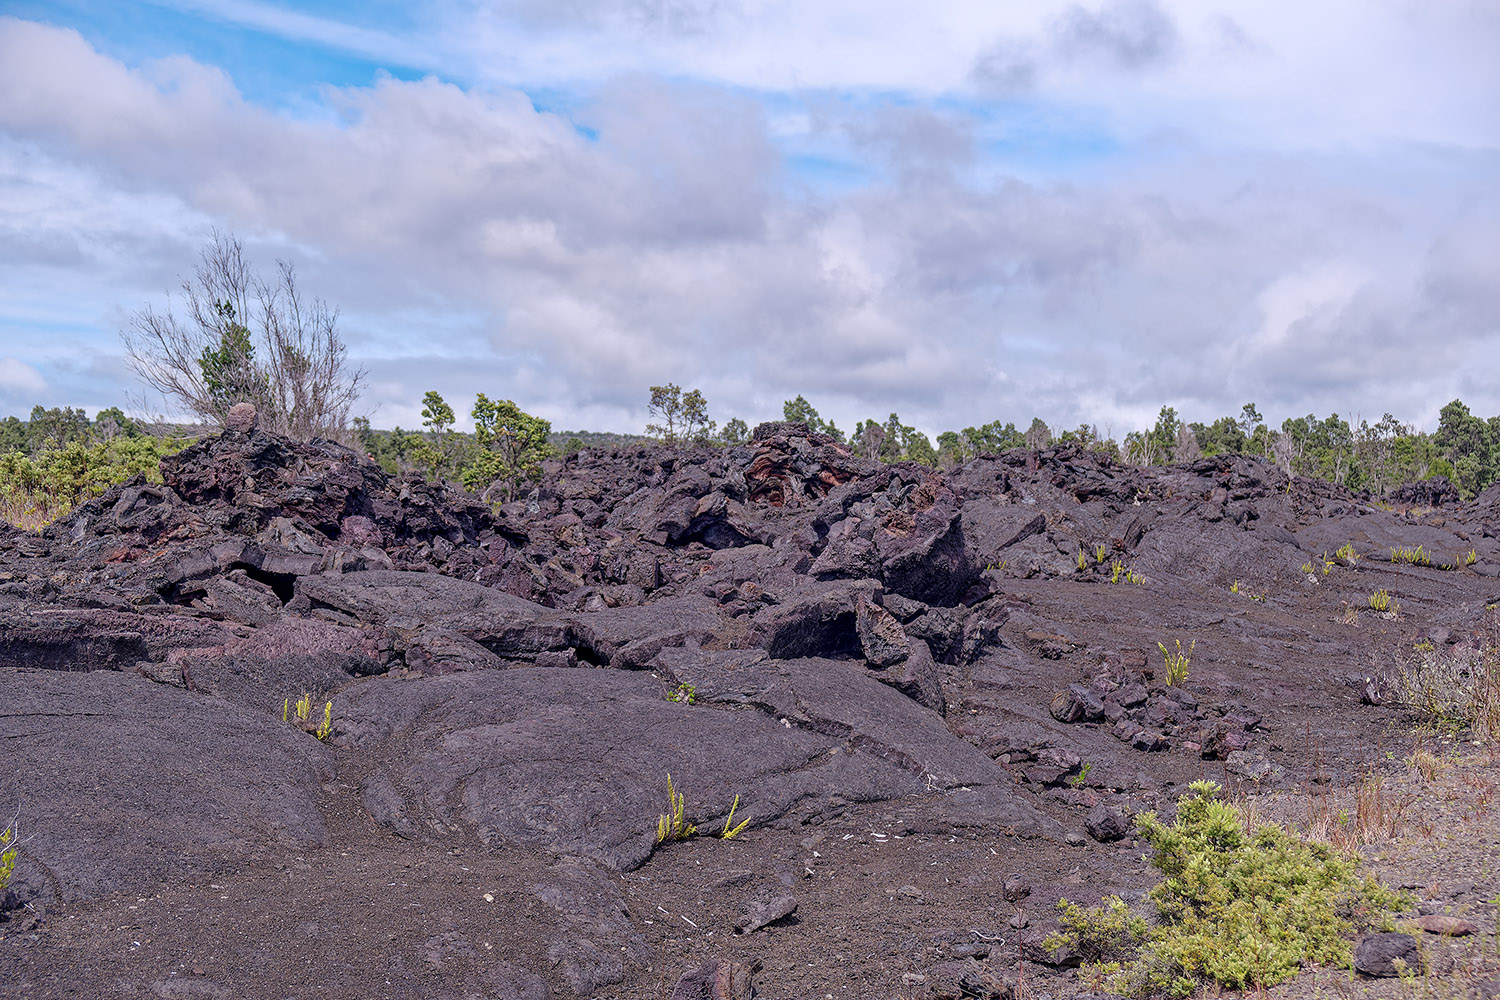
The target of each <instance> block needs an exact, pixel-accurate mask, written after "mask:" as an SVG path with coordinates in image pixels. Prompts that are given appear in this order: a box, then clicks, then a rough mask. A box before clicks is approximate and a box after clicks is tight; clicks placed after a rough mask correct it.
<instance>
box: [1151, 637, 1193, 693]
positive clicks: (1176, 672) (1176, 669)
mask: <svg viewBox="0 0 1500 1000" xmlns="http://www.w3.org/2000/svg"><path fill="white" fill-rule="evenodd" d="M1156 648H1157V649H1159V650H1161V655H1162V660H1163V662H1164V663H1165V664H1166V668H1167V686H1168V687H1181V686H1182V685H1183V682H1185V681H1186V680H1187V677H1188V665H1189V664H1190V663H1192V662H1193V650H1195V649H1197V648H1198V640H1197V639H1194V640H1193V641H1192V642H1191V643H1189V644H1188V648H1187V649H1183V648H1182V640H1181V639H1178V640H1177V648H1176V649H1175V650H1170V649H1168V648H1167V647H1166V646H1165V645H1164V644H1163V643H1160V642H1158V643H1157V644H1156Z"/></svg>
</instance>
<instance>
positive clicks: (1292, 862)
mask: <svg viewBox="0 0 1500 1000" xmlns="http://www.w3.org/2000/svg"><path fill="white" fill-rule="evenodd" d="M1220 791H1221V790H1220V788H1219V786H1218V785H1216V784H1214V783H1213V782H1210V781H1197V782H1194V783H1193V784H1192V785H1191V786H1190V791H1189V792H1188V794H1187V795H1185V796H1183V798H1182V799H1181V800H1180V801H1179V802H1178V808H1177V818H1176V820H1175V821H1174V822H1173V823H1172V824H1171V825H1167V824H1165V823H1163V822H1161V820H1159V819H1158V818H1157V817H1156V815H1155V814H1154V813H1144V814H1142V815H1141V816H1139V817H1137V818H1136V828H1137V830H1138V831H1139V832H1140V835H1141V836H1142V837H1143V838H1144V839H1145V840H1146V841H1147V842H1148V843H1150V845H1151V846H1152V848H1153V849H1154V851H1155V854H1154V856H1153V858H1152V862H1151V863H1152V864H1153V865H1154V866H1155V867H1156V868H1157V869H1158V870H1159V871H1161V873H1162V875H1163V876H1164V880H1163V881H1162V882H1161V883H1160V884H1159V885H1157V886H1156V887H1155V888H1154V889H1152V890H1151V892H1150V894H1149V898H1150V899H1151V901H1152V903H1154V904H1155V907H1156V912H1157V917H1158V920H1159V923H1158V924H1157V925H1156V926H1154V927H1152V926H1148V925H1147V924H1146V922H1145V921H1144V919H1142V918H1140V917H1137V916H1135V915H1133V914H1131V913H1130V912H1129V909H1128V908H1127V907H1126V906H1125V904H1124V903H1123V902H1121V901H1120V900H1119V899H1118V898H1110V899H1106V900H1105V901H1104V902H1103V903H1102V904H1101V905H1100V906H1098V907H1093V908H1090V909H1088V910H1084V909H1080V908H1079V907H1077V906H1076V905H1074V904H1072V903H1069V902H1067V901H1066V900H1064V901H1063V902H1061V903H1059V904H1058V906H1059V909H1060V910H1061V911H1062V919H1061V924H1062V930H1060V931H1059V932H1057V933H1056V934H1054V935H1052V936H1051V937H1050V938H1048V940H1047V942H1046V945H1047V947H1049V948H1052V949H1056V948H1058V947H1062V946H1067V947H1071V948H1072V949H1073V950H1075V951H1076V952H1078V954H1079V955H1080V957H1082V958H1084V959H1085V960H1086V961H1088V962H1091V963H1093V967H1091V968H1088V969H1086V970H1085V974H1086V975H1092V976H1095V977H1103V978H1105V979H1107V981H1108V983H1109V987H1110V988H1111V989H1113V990H1115V991H1117V992H1122V993H1127V994H1129V995H1131V996H1138V997H1147V996H1161V995H1166V996H1172V997H1185V996H1187V995H1189V994H1190V993H1192V992H1193V990H1195V989H1196V988H1197V987H1198V986H1199V985H1200V984H1202V983H1204V982H1208V983H1215V984H1218V985H1219V986H1222V987H1228V988H1230V989H1246V988H1247V987H1250V986H1270V985H1273V984H1275V983H1279V982H1282V981H1284V980H1287V979H1290V978H1291V977H1292V976H1294V975H1296V974H1297V971H1298V969H1300V968H1301V967H1302V966H1303V965H1304V964H1307V963H1312V964H1319V965H1340V966H1346V967H1347V966H1348V965H1349V963H1350V944H1349V935H1350V933H1351V932H1352V931H1353V930H1354V929H1355V924H1356V922H1359V921H1361V920H1362V918H1367V917H1370V916H1372V915H1374V914H1375V913H1378V912H1380V911H1383V910H1387V909H1391V908H1394V907H1396V906H1399V905H1400V902H1401V901H1400V899H1399V898H1398V897H1397V896H1395V895H1394V894H1392V893H1391V892H1389V891H1388V890H1386V889H1384V888H1382V887H1381V886H1379V885H1378V884H1376V883H1375V882H1373V881H1371V880H1368V879H1366V880H1363V881H1361V880H1360V879H1359V878H1358V877H1357V875H1356V871H1355V868H1356V865H1355V862H1354V860H1353V859H1352V858H1351V857H1349V856H1347V855H1344V854H1342V853H1340V852H1338V851H1336V850H1335V849H1334V848H1333V847H1331V846H1330V845H1327V844H1320V843H1314V842H1308V841H1305V840H1302V839H1301V838H1299V837H1297V836H1295V835H1293V834H1291V833H1288V832H1287V831H1286V830H1284V829H1282V828H1281V827H1279V826H1276V825H1266V826H1261V827H1258V828H1254V829H1252V828H1250V826H1249V825H1248V824H1247V823H1246V820H1245V817H1244V815H1243V814H1242V813H1241V811H1240V810H1239V809H1238V808H1236V807H1235V806H1233V805H1231V804H1229V803H1227V802H1224V801H1222V800H1221V799H1220V798H1219V794H1220Z"/></svg>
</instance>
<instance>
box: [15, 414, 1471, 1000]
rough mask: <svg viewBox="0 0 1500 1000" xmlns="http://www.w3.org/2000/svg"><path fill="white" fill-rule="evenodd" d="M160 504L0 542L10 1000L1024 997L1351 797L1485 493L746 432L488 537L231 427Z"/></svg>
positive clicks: (467, 507)
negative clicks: (1136, 824)
mask: <svg viewBox="0 0 1500 1000" xmlns="http://www.w3.org/2000/svg"><path fill="white" fill-rule="evenodd" d="M163 471H164V477H165V483H164V485H161V486H153V485H149V484H147V483H145V482H143V481H134V482H131V483H127V484H125V485H123V486H121V487H118V488H116V489H114V490H112V491H110V492H109V493H107V494H105V495H104V496H102V497H100V498H98V499H96V500H94V501H92V502H90V503H88V504H87V505H85V506H84V507H82V508H80V509H79V510H78V511H76V512H75V513H74V514H73V515H72V516H70V517H69V518H67V519H65V520H64V521H61V522H59V523H57V524H54V525H52V526H50V527H49V528H47V529H46V530H45V531H44V532H43V533H41V534H40V535H36V534H28V533H22V532H19V531H14V530H11V529H3V528H0V722H3V731H0V808H4V809H7V810H8V809H10V808H11V807H13V806H14V805H15V804H16V803H19V804H20V807H21V817H22V820H23V822H24V828H25V831H26V834H27V836H28V837H29V840H28V841H27V843H26V845H25V849H24V853H23V855H22V858H21V861H20V863H19V864H18V866H17V869H16V882H15V885H14V887H13V888H14V890H15V892H14V895H13V897H11V898H10V899H8V900H7V901H6V903H7V905H8V906H9V912H8V914H7V916H8V919H6V920H4V921H3V922H0V995H5V996H18V997H64V996H78V997H108V996H122V997H125V996H131V997H135V996H206V997H217V996H222V997H276V998H279V997H287V996H297V997H301V996H313V995H317V996H329V997H350V998H353V997H361V998H364V997H423V998H429V997H437V998H450V997H451V998H454V1000H457V998H469V997H500V998H526V1000H543V998H561V1000H566V998H572V997H579V998H589V997H659V996H664V995H669V994H671V995H677V996H682V997H688V996H707V997H731V996H733V997H746V996H749V995H750V991H751V989H752V986H751V983H752V982H753V983H754V989H757V990H759V992H760V995H762V996H788V997H792V996H807V995H813V994H817V995H819V996H823V995H830V994H831V995H833V996H836V997H845V996H869V997H894V996H911V997H917V996H923V997H940V996H955V997H956V996H959V995H994V996H1000V995H1004V990H1005V989H1006V986H1005V977H1006V976H1007V975H1009V976H1012V977H1013V976H1014V971H1015V958H1016V955H1017V953H1018V950H1019V949H1021V948H1022V947H1025V944H1024V942H1018V941H1017V939H1016V938H1017V935H1018V934H1020V935H1023V936H1025V935H1032V936H1033V938H1034V936H1035V935H1036V934H1038V933H1040V932H1041V931H1043V930H1044V928H1045V922H1046V916H1047V914H1048V913H1050V912H1051V910H1052V904H1054V903H1055V902H1056V900H1057V898H1058V897H1059V896H1063V895H1071V896H1073V897H1075V898H1083V897H1087V896H1090V895H1091V894H1092V896H1093V898H1097V897H1098V895H1099V894H1100V893H1102V892H1106V891H1111V890H1114V891H1130V890H1131V889H1139V888H1140V887H1142V886H1144V885H1146V884H1148V882H1149V881H1150V877H1149V871H1148V869H1147V868H1146V866H1145V865H1144V864H1143V863H1142V861H1141V857H1140V855H1141V852H1140V849H1139V845H1138V844H1132V842H1131V838H1130V832H1129V824H1128V822H1127V821H1126V820H1127V819H1128V817H1129V816H1130V815H1131V814H1132V813H1134V812H1137V811H1140V810H1143V809H1147V808H1161V807H1169V806H1170V804H1171V802H1172V801H1174V800H1175V798H1176V795H1177V793H1178V791H1179V790H1180V786H1181V785H1182V784H1183V783H1185V782H1187V781H1191V780H1193V779H1195V778H1197V777H1200V776H1208V777H1212V778H1215V779H1216V780H1220V781H1223V782H1226V783H1228V784H1230V785H1234V784H1236V783H1241V782H1248V783H1253V785H1254V786H1255V787H1256V788H1261V789H1264V788H1271V787H1276V786H1278V784H1284V785H1291V784H1294V783H1296V782H1297V781H1299V780H1301V779H1302V778H1303V777H1304V775H1305V773H1306V770H1307V762H1308V760H1309V759H1310V757H1313V756H1315V757H1316V758H1317V760H1318V762H1319V766H1320V767H1321V768H1324V769H1325V770H1326V771H1327V773H1328V774H1330V775H1332V778H1333V780H1334V781H1345V780H1348V778H1349V776H1351V775H1352V774H1354V773H1355V771H1356V770H1357V768H1358V767H1359V766H1360V763H1361V761H1362V760H1363V759H1364V758H1365V757H1367V756H1368V755H1369V751H1370V749H1371V748H1372V747H1375V746H1377V745H1379V744H1380V743H1381V741H1383V740H1388V739H1390V736H1389V732H1390V729H1389V723H1390V722H1391V720H1392V719H1393V718H1395V711H1396V710H1395V709H1393V708H1391V707H1389V706H1382V705H1378V704H1376V705H1370V704H1365V702H1368V701H1376V702H1378V701H1380V699H1379V698H1378V697H1376V698H1370V697H1368V694H1369V687H1370V684H1369V682H1368V681H1367V680H1366V679H1367V678H1368V677H1370V676H1372V674H1373V673H1374V672H1375V671H1376V668H1377V667H1378V666H1379V664H1381V663H1382V662H1385V661H1386V660H1388V659H1389V657H1390V655H1391V652H1392V650H1394V649H1396V648H1397V647H1399V646H1401V645H1405V646H1406V647H1407V648H1410V645H1411V644H1412V643H1413V642H1416V641H1418V640H1422V639H1426V640H1429V641H1432V642H1434V643H1437V644H1448V645H1453V646H1457V645H1460V644H1463V643H1466V642H1469V641H1470V639H1471V637H1472V635H1473V634H1474V632H1475V630H1476V629H1477V628H1478V627H1479V624H1480V622H1481V619H1482V617H1483V615H1484V613H1485V608H1486V605H1487V604H1493V603H1496V602H1497V601H1500V581H1497V580H1496V579H1495V575H1496V570H1497V567H1500V543H1497V541H1496V529H1497V521H1500V516H1497V510H1500V491H1496V490H1492V491H1490V492H1489V493H1487V494H1485V495H1482V496H1481V497H1479V498H1478V499H1477V500H1475V501H1472V502H1470V503H1468V504H1459V503H1457V502H1456V500H1455V499H1454V498H1445V497H1438V498H1435V500H1436V502H1439V503H1442V505H1441V506H1436V507H1434V506H1432V505H1431V503H1430V502H1428V501H1433V500H1434V498H1431V497H1422V498H1417V500H1420V501H1423V502H1424V503H1426V505H1425V506H1421V507H1418V506H1414V503H1415V502H1416V501H1413V502H1408V503H1402V504H1398V505H1395V506H1385V505H1377V504H1375V503H1373V502H1371V500H1370V498H1368V497H1361V496H1355V495H1351V494H1348V493H1346V492H1344V491H1342V490H1339V489H1336V488H1334V487H1332V486H1329V485H1327V484H1324V483H1319V482H1314V481H1309V480H1303V479H1293V480H1289V479H1288V478H1287V477H1286V476H1284V475H1282V474H1281V473H1280V472H1278V471H1276V470H1275V469H1274V468H1272V467H1270V466H1268V465H1265V464H1264V463H1261V462H1258V461H1255V460H1252V459H1248V458H1242V457H1235V456H1223V457H1218V458H1211V459H1204V460H1202V461H1198V462H1196V463H1193V464H1192V465H1187V466H1177V467H1170V468H1159V469H1145V470H1143V469H1135V468H1128V467H1121V466H1119V465H1114V464H1111V463H1110V462H1109V461H1108V460H1106V459H1103V458H1101V457H1098V456H1094V455H1091V454H1087V453H1083V452H1078V451H1073V450H1069V449H1053V450H1048V451H1041V452H1023V451H1017V452H1012V453H1008V454H1006V455H1001V456H988V457H984V458H980V459H976V460H975V461H972V462H970V463H969V464H967V465H965V466H963V467H961V468H959V469H955V470H952V471H950V472H947V473H941V474H940V473H936V472H933V471H931V470H927V469H924V468H920V467H918V466H914V465H909V464H905V465H897V466H888V465H881V464H878V463H870V462H865V461H862V460H860V459H858V458H856V457H854V456H853V455H851V453H850V452H849V451H848V449H846V448H844V447H843V446H841V445H839V444H838V443H837V442H835V441H833V440H831V439H828V438H825V437H822V436H819V435H816V434H813V433H810V432H809V431H808V430H807V428H805V427H803V426H801V425H797V424H766V425H762V426H761V427H760V428H758V429H757V430H756V433H755V435H754V438H753V440H752V441H751V443H750V444H749V445H746V446H744V447H739V448H733V449H727V450H702V451H694V450H669V449H666V448H635V449H630V450H622V451H615V452H599V451H584V452H580V453H578V454H576V455H572V456H569V457H567V458H566V459H557V460H552V461H550V462H548V463H547V465H546V466H545V468H544V470H543V476H542V479H541V482H540V483H539V484H538V486H537V488H536V489H535V490H534V491H532V492H531V493H530V494H529V495H527V496H525V497H523V498H521V499H518V500H515V501H512V502H509V503H505V504H502V505H499V506H493V507H492V506H491V505H490V504H487V503H482V502H480V501H479V500H477V499H476V498H474V497H472V496H469V495H466V494H460V493H455V492H453V491H450V490H448V489H447V488H444V487H441V486H434V485H431V484H428V483H425V482H423V481H421V480H420V479H417V478H408V479H404V480H394V479H391V478H388V477H387V476H386V475H384V474H383V473H382V472H381V471H380V469H379V468H378V467H376V466H375V465H373V464H372V463H370V462H368V461H366V460H365V459H364V458H363V457H361V456H359V455H357V454H354V453H352V452H350V451H347V450H345V449H343V448H340V447H338V446H336V445H332V444H326V443H314V444H295V443H291V442H288V441H285V440H281V439H277V438H274V437H271V436H268V435H265V434H263V433H261V432H259V431H258V430H255V429H253V428H250V429H248V430H231V431H227V432H225V433H224V434H223V435H221V436H219V437H216V438H213V439H209V440H205V441H203V442H201V443H200V444H198V445H195V446H194V447H192V448H190V449H188V450H187V451H185V452H183V453H181V454H180V455H177V456H174V457H173V458H171V459H168V460H166V461H165V462H164V463H163ZM1444 501H1446V502H1444ZM1345 544H1349V545H1352V546H1353V548H1354V550H1355V551H1356V552H1357V553H1358V554H1359V555H1360V556H1361V557H1362V558H1360V559H1358V560H1347V561H1342V562H1338V563H1337V564H1336V565H1335V566H1333V567H1331V568H1330V569H1329V571H1328V572H1326V573H1325V572H1324V571H1323V570H1324V567H1325V565H1326V564H1325V562H1324V560H1323V557H1324V555H1325V554H1331V553H1332V552H1333V551H1334V550H1336V549H1338V548H1339V547H1340V546H1343V545H1345ZM1419 544H1420V545H1422V546H1423V547H1424V549H1425V551H1427V552H1430V553H1433V554H1434V557H1435V559H1436V560H1437V561H1440V562H1449V561H1453V562H1456V563H1457V565H1456V568H1454V569H1451V570H1444V569H1440V568H1438V567H1423V566H1412V565H1403V564H1397V563H1393V562H1391V561H1390V559H1389V550H1390V549H1391V548H1395V547H1403V546H1404V547H1415V546H1416V545H1419ZM1470 552H1473V553H1474V558H1473V561H1472V562H1470V561H1469V560H1468V558H1467V554H1468V553H1470ZM1455 556H1457V557H1458V558H1457V559H1456V560H1455V558H1454V557H1455ZM1309 561H1311V562H1313V563H1314V564H1315V566H1316V571H1315V572H1314V573H1313V574H1311V575H1310V576H1309V575H1308V574H1305V573H1304V572H1303V570H1302V564H1304V563H1306V562H1309ZM1236 583H1238V587H1237V589H1236V590H1235V591H1233V592H1232V591H1231V586H1232V585H1234V584H1236ZM1376 589H1386V590H1388V591H1389V592H1391V593H1392V594H1394V595H1396V596H1397V598H1398V599H1399V601H1400V605H1401V609H1402V614H1401V615H1400V616H1399V617H1393V618H1387V617H1384V616H1379V615H1375V614H1373V613H1371V612H1370V611H1368V610H1367V604H1368V597H1369V595H1370V594H1371V593H1372V592H1373V591H1374V590H1376ZM1351 609H1352V612H1353V613H1352V614H1351ZM1361 609H1366V610H1364V611H1363V613H1361ZM1178 639H1181V640H1182V641H1183V643H1184V644H1185V645H1186V644H1189V643H1192V642H1196V646H1195V647H1194V656H1193V660H1192V664H1191V672H1190V676H1189V679H1188V681H1187V683H1185V684H1184V685H1182V686H1180V687H1168V686H1166V685H1165V684H1164V677H1163V671H1162V669H1161V665H1160V655H1159V653H1158V652H1157V650H1156V644H1157V643H1158V642H1163V643H1165V644H1167V645H1169V646H1170V645H1172V644H1173V643H1174V642H1175V641H1176V640H1178ZM303 694H307V695H310V696H311V698H312V701H313V705H314V712H313V715H314V718H313V719H312V720H311V721H310V723H309V724H308V725H306V726H303V725H298V724H297V722H296V719H295V718H294V717H293V718H292V719H291V721H284V720H283V706H284V705H285V704H286V702H287V701H288V700H291V701H295V700H296V699H297V698H298V697H300V696H302V695H303ZM689 695H690V697H689ZM330 700H331V702H332V704H333V709H332V726H331V733H330V735H329V739H328V740H327V741H326V742H321V741H319V739H318V738H317V737H316V736H315V735H314V733H313V732H311V729H312V728H314V727H315V725H316V723H317V722H318V721H320V719H321V710H322V706H323V704H324V703H325V702H326V701H330ZM668 774H670V775H671V776H672V782H673V786H674V788H677V789H679V790H681V792H682V793H683V794H684V796H685V815H686V818H687V819H688V820H690V821H691V822H694V823H696V824H697V826H698V835H697V836H696V837H693V838H690V839H686V840H682V841H673V842H669V843H666V844H660V843H658V837H657V823H658V816H659V815H660V814H661V813H663V812H666V811H667V810H668V808H669V807H668V802H667V792H666V781H667V775H668ZM731 809H733V811H734V817H735V818H734V822H735V823H738V822H739V821H740V820H749V824H748V826H747V828H746V829H745V831H744V832H743V833H741V834H740V835H739V836H738V837H736V838H734V839H732V840H719V839H716V838H715V837H714V836H713V834H716V833H719V832H721V831H722V830H723V828H724V826H725V824H726V822H727V821H728V819H729V816H730V812H731ZM1007 883H1009V886H1008V887H1007ZM1018 885H1020V886H1024V887H1025V889H1026V890H1028V891H1027V892H1020V891H1017V889H1016V886H1018ZM1028 924H1029V925H1030V926H1029V928H1028ZM1017 925H1019V926H1017ZM737 930H738V931H739V932H738V933H737ZM1052 988H1053V989H1054V990H1056V991H1059V992H1060V993H1061V994H1063V995H1065V994H1066V991H1067V990H1068V989H1071V988H1072V987H1071V986H1070V985H1068V984H1066V983H1064V982H1063V981H1062V980H1058V981H1057V982H1056V983H1055V984H1054V986H1053V987H1052ZM674 991H675V992H674ZM986 991H988V992H986Z"/></svg>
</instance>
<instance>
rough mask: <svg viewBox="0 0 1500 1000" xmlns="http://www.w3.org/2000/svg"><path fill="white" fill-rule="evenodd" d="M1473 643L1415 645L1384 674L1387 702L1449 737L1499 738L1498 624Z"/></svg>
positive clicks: (1499, 632) (1499, 637) (1499, 668)
mask: <svg viewBox="0 0 1500 1000" xmlns="http://www.w3.org/2000/svg"><path fill="white" fill-rule="evenodd" d="M1490 618H1491V619H1492V621H1491V622H1490V624H1489V625H1488V626H1487V628H1486V629H1485V631H1484V635H1483V638H1482V639H1481V640H1480V641H1479V642H1478V643H1477V644H1474V645H1467V644H1466V645H1463V646H1460V647H1451V648H1449V647H1441V648H1438V647H1434V645H1433V644H1432V643H1430V642H1427V643H1418V644H1417V645H1416V646H1414V647H1413V649H1412V652H1411V654H1410V655H1408V656H1402V657H1400V658H1398V659H1397V661H1396V662H1395V663H1394V664H1393V665H1392V666H1391V668H1390V669H1389V670H1388V671H1387V672H1386V675H1385V678H1384V681H1385V687H1386V690H1387V692H1388V697H1389V698H1390V700H1391V701H1392V702H1393V703H1394V704H1397V705H1401V706H1403V707H1405V708H1406V709H1408V710H1409V711H1411V712H1412V713H1413V714H1414V715H1415V716H1416V717H1417V720H1418V721H1419V722H1421V723H1423V724H1425V725H1430V726H1432V727H1434V728H1436V729H1438V730H1441V731H1443V732H1449V733H1456V732H1460V731H1462V730H1464V729H1468V730H1469V731H1470V732H1471V733H1472V735H1473V737H1474V739H1476V740H1483V741H1486V742H1489V741H1493V740H1495V739H1496V738H1497V737H1500V623H1497V622H1495V621H1494V620H1493V619H1494V618H1495V615H1494V613H1493V612H1491V613H1490Z"/></svg>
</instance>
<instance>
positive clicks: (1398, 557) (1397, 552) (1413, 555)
mask: <svg viewBox="0 0 1500 1000" xmlns="http://www.w3.org/2000/svg"><path fill="white" fill-rule="evenodd" d="M1391 562H1393V563H1406V564H1407V565H1409V566H1431V565H1432V556H1430V555H1428V554H1427V550H1426V549H1424V548H1423V547H1422V546H1420V545H1418V546H1417V547H1416V548H1414V549H1409V548H1406V547H1405V546H1402V547H1400V548H1394V549H1391Z"/></svg>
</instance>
